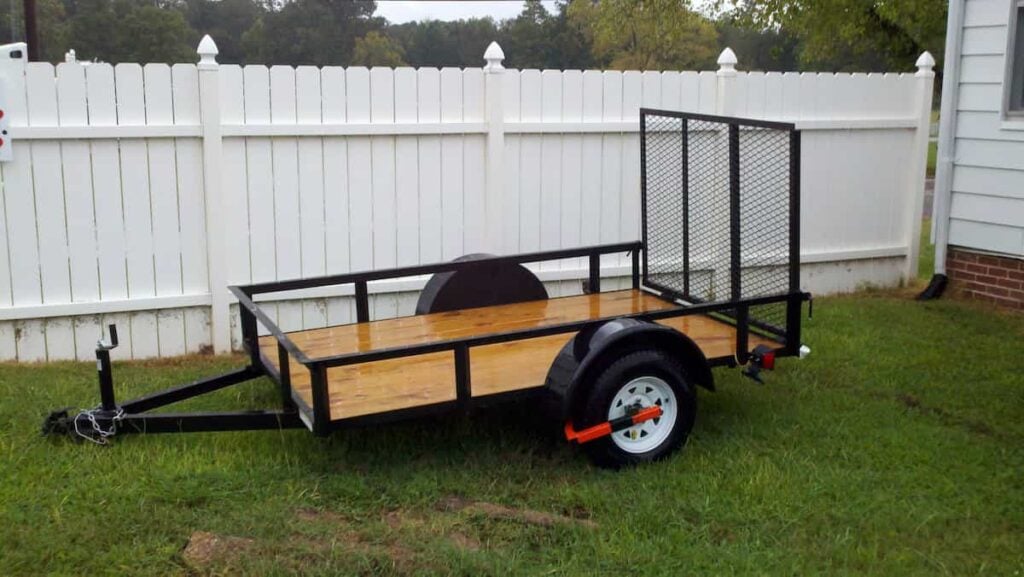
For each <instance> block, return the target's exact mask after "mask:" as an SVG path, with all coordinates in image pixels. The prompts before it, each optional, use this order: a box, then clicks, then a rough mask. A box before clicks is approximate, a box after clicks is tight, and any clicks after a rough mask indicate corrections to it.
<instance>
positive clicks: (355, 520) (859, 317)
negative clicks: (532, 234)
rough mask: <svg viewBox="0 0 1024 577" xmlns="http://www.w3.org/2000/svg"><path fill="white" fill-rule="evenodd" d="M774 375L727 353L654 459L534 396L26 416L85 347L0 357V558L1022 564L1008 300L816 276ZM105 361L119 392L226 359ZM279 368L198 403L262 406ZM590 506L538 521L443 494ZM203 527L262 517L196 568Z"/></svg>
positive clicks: (400, 571)
mask: <svg viewBox="0 0 1024 577" xmlns="http://www.w3.org/2000/svg"><path fill="white" fill-rule="evenodd" d="M815 305H816V306H815V311H814V312H815V315H814V320H813V321H807V322H806V325H805V332H804V340H805V342H807V343H808V344H809V345H810V346H811V347H812V349H813V352H812V353H811V355H810V356H809V357H808V358H806V359H804V360H801V361H797V360H795V359H786V360H785V361H780V362H779V368H778V370H776V371H775V372H773V373H771V374H770V375H768V376H767V379H768V384H767V385H766V386H763V387H762V386H757V385H754V384H753V383H751V382H750V381H748V380H746V379H744V378H742V377H741V376H740V375H739V371H737V370H728V369H719V370H716V373H715V377H716V380H717V384H718V391H717V392H715V393H707V392H706V391H703V390H702V391H700V401H699V402H700V406H699V410H698V418H697V425H696V427H695V429H694V433H693V436H692V437H691V439H690V441H689V443H688V444H687V446H686V447H685V448H684V449H683V451H682V452H681V453H679V454H678V455H675V456H673V457H672V458H670V459H668V460H667V461H664V462H661V463H656V464H653V465H651V466H645V467H640V468H638V469H634V470H625V471H621V472H618V473H613V472H609V471H601V470H596V469H594V468H592V467H590V466H589V465H588V464H587V462H586V459H585V458H584V457H583V456H582V455H580V454H579V452H578V451H574V450H572V449H571V448H570V447H569V446H568V445H567V444H566V443H565V442H564V441H561V440H560V439H559V438H558V433H559V431H558V430H557V429H558V427H556V426H553V424H552V423H551V422H549V421H546V420H544V419H543V418H542V417H540V416H539V414H538V413H539V411H537V410H536V407H535V406H532V405H525V406H522V407H520V408H518V409H517V408H516V407H514V406H513V407H501V408H495V409H493V410H490V411H486V412H484V413H482V414H478V415H475V416H472V417H469V418H458V417H450V418H444V419H430V420H419V421H413V422H408V423H403V424H395V425H388V426H376V427H368V428H362V429H353V430H346V431H340V432H338V433H336V434H334V435H332V436H331V437H330V438H327V439H317V438H315V437H313V436H312V435H311V434H310V433H309V432H307V431H304V430H296V431H283V432H277V431H256V432H239V433H196V434H180V435H150V436H141V435H140V436H126V437H123V438H120V439H117V440H116V442H115V444H114V445H113V446H112V447H96V446H93V445H89V444H75V443H72V442H68V441H66V440H63V439H58V440H49V439H44V438H42V437H40V436H39V432H38V426H39V423H40V420H41V419H42V416H43V415H44V413H45V412H46V411H49V410H51V409H53V408H55V407H63V406H67V405H77V406H91V405H93V404H95V403H96V402H97V393H96V384H95V383H96V368H95V365H94V364H90V363H52V364H47V365H33V364H20V365H17V364H0V399H3V401H2V402H0V567H2V571H0V572H2V573H3V575H4V576H5V577H8V576H9V577H18V576H21V575H67V574H83V575H111V574H130V575H133V576H140V577H141V576H145V575H183V576H184V575H197V574H198V575H207V574H209V575H627V574H628V575H975V574H986V575H1014V574H1015V573H1019V572H1020V571H1021V569H1022V568H1024V532H1022V531H1021V527H1024V485H1022V483H1021V471H1022V470H1024V419H1022V418H1021V409H1022V406H1024V405H1022V402H1024V379H1022V378H1021V374H1020V347H1021V342H1022V340H1024V323H1022V322H1021V318H1020V316H1019V315H1010V314H1000V313H998V312H996V311H993V310H991V309H990V308H989V307H984V306H975V305H971V304H967V303H962V302H957V301H954V300H948V299H943V300H939V301H932V302H927V303H919V302H915V301H913V300H910V298H909V295H904V294H894V293H873V294H866V295H865V294H862V295H857V296H852V297H841V298H823V299H819V300H818V301H817V302H816V303H815ZM242 362H244V359H242V358H240V357H234V358H211V357H199V358H196V357H193V358H186V359H180V360H169V361H153V362H146V363H138V362H134V363H118V364H117V365H116V367H115V371H116V378H117V389H118V394H119V395H120V396H121V398H123V399H127V398H130V397H132V396H135V395H139V394H142V393H145V392H149V391H153V390H157V389H159V388H163V387H169V386H172V385H175V384H179V383H182V382H188V381H190V380H192V379H195V378H199V377H201V376H203V375H210V374H216V373H218V372H221V371H225V370H228V369H230V368H232V367H236V366H240V363H242ZM277 401H278V394H277V392H276V387H275V386H274V385H273V384H272V383H271V382H270V381H268V380H261V381H256V382H253V383H251V384H249V385H244V386H239V387H231V388H228V389H225V390H222V391H218V392H217V393H215V394H213V395H211V396H209V397H205V396H204V397H200V398H198V399H194V400H191V401H188V402H187V403H186V404H185V406H184V407H182V408H183V409H186V410H217V409H220V410H228V409H241V408H247V407H259V406H270V405H272V404H274V403H275V402H277ZM453 495H454V496H458V497H461V498H462V499H464V500H470V501H484V502H489V503H495V504H499V505H502V506H505V507H509V508H513V509H531V510H537V511H542V512H545V513H555V514H561V515H566V516H570V517H585V518H589V520H590V521H591V522H592V523H593V526H586V525H583V524H580V523H563V524H556V525H554V526H548V525H544V524H540V523H533V522H530V521H528V520H524V519H521V518H516V517H511V516H510V517H509V518H502V517H501V516H494V515H487V514H485V513H482V512H480V511H474V510H472V509H465V510H453V509H452V508H450V507H444V506H443V505H444V504H445V503H447V502H450V501H451V500H453V499H452V496H453ZM194 531H210V532H213V533H216V534H219V535H230V536H236V537H242V538H247V539H251V540H252V541H249V542H243V546H244V548H243V549H242V550H241V551H238V552H237V555H235V556H233V557H227V558H225V557H224V554H223V550H221V551H222V552H221V553H220V554H217V551H216V550H215V551H213V553H214V555H213V557H214V562H213V565H212V566H208V567H204V568H201V569H189V568H187V567H186V566H185V563H184V560H183V556H182V549H183V547H184V545H185V543H186V542H187V541H188V539H189V536H190V535H191V534H192V533H193V532H194Z"/></svg>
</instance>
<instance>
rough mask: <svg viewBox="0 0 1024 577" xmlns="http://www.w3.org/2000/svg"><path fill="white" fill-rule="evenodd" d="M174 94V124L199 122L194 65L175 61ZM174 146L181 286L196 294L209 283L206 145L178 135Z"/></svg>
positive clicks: (172, 81) (196, 77) (196, 74)
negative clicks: (204, 169) (205, 190)
mask: <svg viewBox="0 0 1024 577" xmlns="http://www.w3.org/2000/svg"><path fill="white" fill-rule="evenodd" d="M171 96H172V100H173V103H174V123H175V124H199V122H200V118H199V72H198V71H197V70H196V67H195V65H194V64H175V65H174V66H172V67H171ZM174 149H175V155H176V160H177V167H178V221H179V223H180V227H181V232H180V234H181V241H180V246H181V287H182V292H183V293H184V294H197V293H202V292H206V291H208V290H209V285H210V282H209V275H208V272H209V271H208V270H207V265H206V205H205V199H204V197H203V148H202V143H201V141H200V140H199V139H195V138H177V139H175V140H174ZM232 210H234V207H232ZM229 218H230V217H229ZM227 244H236V243H234V242H229V243H227ZM186 318H187V315H186Z"/></svg>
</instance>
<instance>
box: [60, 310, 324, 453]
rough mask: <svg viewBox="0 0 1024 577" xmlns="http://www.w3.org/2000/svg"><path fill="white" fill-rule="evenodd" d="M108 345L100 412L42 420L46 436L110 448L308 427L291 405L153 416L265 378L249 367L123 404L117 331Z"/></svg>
mask: <svg viewBox="0 0 1024 577" xmlns="http://www.w3.org/2000/svg"><path fill="white" fill-rule="evenodd" d="M108 331H109V340H106V341H104V340H100V341H99V342H98V343H97V344H96V370H97V372H98V376H99V387H100V404H99V406H97V407H95V408H92V409H87V410H83V411H80V412H78V413H77V414H72V410H71V409H70V408H64V409H60V410H57V411H53V412H52V413H50V414H49V415H47V417H46V419H44V420H43V426H42V433H43V435H68V436H71V437H73V438H75V439H76V440H87V441H91V442H93V443H96V444H99V445H106V444H108V443H109V441H110V439H111V438H113V437H114V436H115V435H120V434H125V433H179V432H182V433H183V432H200V431H242V430H256V429H293V428H299V427H303V426H304V424H303V423H302V421H301V419H300V418H299V413H298V411H297V410H296V408H295V406H294V405H293V404H291V403H287V402H286V403H284V406H283V407H282V408H281V409H277V410H250V411H227V412H214V411H209V412H187V413H149V412H148V411H150V410H151V409H156V408H159V407H165V406H167V405H170V404H173V403H176V402H178V401H183V400H185V399H190V398H192V397H197V396H199V395H203V394H206V393H210V392H213V391H216V390H219V389H223V388H225V387H229V386H231V385H236V384H238V383H242V382H245V381H249V380H252V379H257V378H260V377H262V376H264V373H263V371H262V370H260V369H259V368H258V367H255V366H252V365H250V366H247V367H245V368H242V369H238V370H235V371H232V372H229V373H224V374H222V375H217V376H214V377H209V378H205V379H200V380H198V381H194V382H192V383H189V384H186V385H180V386H177V387H171V388H169V389H166V390H163V391H158V392H156V393H151V394H148V395H144V396H142V397H139V398H137V399H132V400H130V401H125V402H124V403H121V404H118V403H117V400H116V397H115V396H114V374H113V371H112V369H111V365H110V351H111V350H113V349H115V348H117V345H118V340H117V327H116V326H115V325H110V326H109V328H108Z"/></svg>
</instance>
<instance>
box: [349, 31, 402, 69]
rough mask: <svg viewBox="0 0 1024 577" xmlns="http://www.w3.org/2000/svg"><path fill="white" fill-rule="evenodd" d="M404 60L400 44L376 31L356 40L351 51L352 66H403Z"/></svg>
mask: <svg viewBox="0 0 1024 577" xmlns="http://www.w3.org/2000/svg"><path fill="white" fill-rule="evenodd" d="M404 58H405V53H404V52H403V51H402V46H401V44H399V43H398V42H397V41H395V40H393V39H391V38H389V37H387V36H385V35H383V34H381V33H380V32H377V31H376V30H374V31H371V32H367V33H366V36H363V37H362V38H357V39H356V45H355V49H354V50H353V51H352V65H353V66H391V67H395V66H405V60H404Z"/></svg>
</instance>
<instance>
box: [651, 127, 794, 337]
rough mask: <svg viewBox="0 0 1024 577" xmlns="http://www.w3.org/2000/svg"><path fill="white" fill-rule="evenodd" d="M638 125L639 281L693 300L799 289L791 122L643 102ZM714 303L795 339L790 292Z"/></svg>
mask: <svg viewBox="0 0 1024 577" xmlns="http://www.w3.org/2000/svg"><path fill="white" fill-rule="evenodd" d="M640 127H641V128H640V139H641V143H640V144H641V191H642V195H643V199H642V205H641V206H642V211H643V215H642V216H643V222H642V224H643V239H642V241H643V245H644V251H643V284H644V285H645V286H647V287H649V288H652V289H655V290H658V291H661V292H662V293H664V294H666V295H668V296H671V297H672V298H675V299H677V300H681V301H685V302H687V303H692V304H699V303H700V304H703V303H723V304H727V303H730V302H735V301H740V300H742V299H750V298H756V297H770V296H783V295H796V294H799V291H800V286H799V285H800V252H799V247H800V228H799V226H800V197H799V189H800V183H799V180H800V133H799V131H797V130H796V128H795V127H794V126H793V125H792V124H785V123H777V122H766V121H758V120H745V119H737V118H730V117H720V116H708V115H701V114H690V113H682V112H672V111H663V110H651V109H641V111H640ZM680 224H681V225H680ZM722 312H723V314H724V315H726V316H728V317H731V318H733V319H734V320H736V321H738V322H743V323H745V322H747V321H749V323H750V325H751V326H752V327H753V328H756V329H760V330H761V331H764V332H767V333H770V334H772V335H775V336H778V337H782V338H784V339H785V341H786V343H787V345H790V346H793V343H796V344H795V346H799V334H798V330H799V322H798V321H795V322H794V320H795V319H794V318H793V317H791V316H790V315H799V314H800V300H798V299H795V298H794V299H789V300H787V301H785V302H775V303H771V304H761V305H753V306H749V307H737V308H729V307H723V309H722ZM797 318H798V317H797ZM791 324H792V325H793V331H789V330H787V329H789V325H791ZM787 337H788V338H787Z"/></svg>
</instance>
